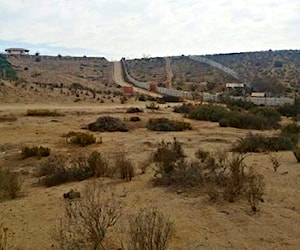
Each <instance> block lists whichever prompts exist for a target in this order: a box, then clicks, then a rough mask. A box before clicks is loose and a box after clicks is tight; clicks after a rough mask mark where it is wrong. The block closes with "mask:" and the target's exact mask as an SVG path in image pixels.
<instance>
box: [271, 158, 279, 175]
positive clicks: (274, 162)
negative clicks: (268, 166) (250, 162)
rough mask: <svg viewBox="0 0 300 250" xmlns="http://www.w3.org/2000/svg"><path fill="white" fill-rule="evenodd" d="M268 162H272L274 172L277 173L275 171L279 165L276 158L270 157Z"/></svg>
mask: <svg viewBox="0 0 300 250" xmlns="http://www.w3.org/2000/svg"><path fill="white" fill-rule="evenodd" d="M270 160H271V162H272V165H273V169H274V171H275V172H277V170H278V168H279V167H280V165H281V163H280V162H279V160H278V159H277V157H276V156H274V155H271V156H270Z"/></svg>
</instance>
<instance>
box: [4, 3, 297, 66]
mask: <svg viewBox="0 0 300 250" xmlns="http://www.w3.org/2000/svg"><path fill="white" fill-rule="evenodd" d="M9 47H24V48H27V49H30V53H32V54H34V53H35V52H40V53H41V54H44V55H45V54H46V55H58V54H61V55H74V56H75V55H77V56H83V55H87V56H105V57H106V58H107V59H108V60H119V59H120V58H121V57H125V58H141V57H149V56H150V57H155V56H173V55H182V54H184V55H203V54H215V53H231V52H244V51H261V50H269V49H272V50H278V49H299V48H300V0H0V52H4V49H5V48H9Z"/></svg>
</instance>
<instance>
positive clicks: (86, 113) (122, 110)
mask: <svg viewBox="0 0 300 250" xmlns="http://www.w3.org/2000/svg"><path fill="white" fill-rule="evenodd" d="M7 98H9V96H7ZM58 100H59V102H57V101H56V100H55V99H54V98H53V99H52V101H51V102H50V98H49V99H48V100H47V102H43V101H42V100H41V99H39V98H37V100H33V99H31V103H27V104H26V103H22V100H19V102H17V103H9V102H8V101H7V102H4V101H2V103H1V106H0V115H1V117H3V116H6V115H7V116H11V117H15V118H16V120H14V121H5V122H0V143H1V144H0V165H1V166H8V167H10V168H11V169H13V170H14V171H18V172H20V173H21V174H22V178H23V180H24V184H23V188H22V194H21V196H20V197H18V198H16V199H14V200H1V202H0V211H1V219H2V221H3V223H4V225H5V226H6V227H8V228H9V233H10V234H9V239H10V246H11V249H28V250H29V249H31V250H33V249H37V250H38V249H56V248H57V245H56V242H55V240H54V239H53V237H52V234H53V231H54V228H55V226H56V225H57V223H58V221H59V218H60V217H61V216H62V209H63V202H64V199H63V193H65V192H67V191H69V190H70V189H76V190H79V191H81V190H82V189H83V187H84V185H85V184H86V183H88V182H91V181H95V180H86V181H82V182H74V183H68V184H63V185H59V186H55V187H50V188H46V187H43V186H41V185H39V183H38V182H39V180H38V178H37V177H35V174H34V173H35V169H36V168H37V167H38V166H39V164H42V163H43V161H45V159H40V160H39V159H37V158H28V159H24V160H22V159H21V157H20V152H21V148H22V146H24V145H29V146H31V145H43V146H47V147H49V148H51V154H53V155H55V154H63V155H78V154H85V153H88V152H91V151H93V150H97V151H99V152H102V153H103V154H104V155H108V156H109V157H111V158H113V157H114V155H115V154H117V153H118V152H121V151H122V152H126V155H127V156H128V158H129V159H131V160H132V161H133V162H134V166H135V168H136V173H137V174H136V176H135V177H134V178H133V179H132V181H130V182H125V181H120V180H114V179H109V178H98V179H97V180H96V181H97V182H99V183H102V182H104V183H107V185H113V186H115V188H116V189H117V190H119V191H120V192H121V193H122V194H121V195H120V200H121V202H122V204H123V208H122V213H121V214H122V215H121V217H120V219H119V223H122V221H126V218H128V216H130V214H131V213H134V212H135V211H136V210H137V209H138V208H140V207H143V206H154V207H157V208H158V209H159V210H160V211H162V212H163V213H166V214H168V215H169V216H170V218H171V220H173V221H174V225H175V233H174V235H173V237H172V240H171V244H170V249H174V250H177V249H178V250H179V249H191V250H193V249H195V250H196V249H298V247H299V244H300V242H299V241H300V240H299V235H300V229H299V223H300V216H299V214H300V201H299V197H300V191H299V180H300V168H299V163H297V162H296V160H295V158H294V156H293V154H292V152H277V153H272V155H274V156H276V157H277V158H278V159H279V161H280V163H281V166H280V168H279V170H278V171H277V172H274V170H273V168H272V164H271V161H270V157H269V154H267V153H255V154H252V155H250V156H249V157H247V158H246V162H247V164H253V165H255V166H256V169H257V171H259V173H261V174H263V175H264V177H265V182H266V190H265V195H264V202H263V203H261V204H260V210H259V212H257V213H253V212H251V209H250V207H249V205H248V204H247V202H246V201H243V200H241V201H237V202H234V203H228V202H223V201H222V202H217V203H212V202H210V201H209V200H208V197H207V196H206V195H205V194H201V193H200V194H199V193H197V194H191V193H189V192H176V191H175V192H174V191H170V190H169V189H168V188H163V187H155V186H153V184H152V182H151V179H152V178H153V172H152V171H151V169H149V170H147V171H146V173H145V174H141V171H140V170H139V169H140V168H141V167H142V165H143V164H144V163H145V161H146V159H147V158H148V157H149V155H150V154H151V152H153V151H154V150H155V148H157V145H158V143H159V142H161V141H162V140H165V141H172V139H173V137H176V138H177V139H178V140H179V141H181V142H182V143H183V147H184V150H185V152H186V154H187V155H188V156H189V157H193V155H194V152H195V151H196V150H197V149H198V148H203V149H207V150H209V151H216V150H229V149H230V147H231V146H232V144H233V143H234V142H235V141H236V140H238V138H240V137H242V136H244V135H246V133H248V132H249V131H247V130H241V129H234V128H220V127H219V125H218V124H217V123H212V122H202V121H191V120H189V122H190V123H191V124H192V126H193V130H191V131H185V132H153V131H149V130H147V129H146V128H145V126H144V125H145V124H144V123H145V122H146V121H147V120H148V119H149V118H150V117H169V118H174V119H179V120H183V119H184V118H182V116H181V115H180V114H175V113H173V112H172V107H170V106H169V105H168V104H166V105H161V107H160V110H158V111H152V110H146V109H145V112H144V113H142V114H140V115H139V116H140V118H141V119H142V122H140V123H138V124H134V125H132V126H131V127H130V131H129V132H102V133H99V132H93V134H94V135H95V137H96V138H100V137H102V141H103V143H102V144H94V145H91V146H87V147H84V148H82V147H78V146H74V145H70V144H67V143H66V141H65V139H64V138H63V137H62V135H63V134H64V133H67V132H69V131H81V128H82V127H84V126H86V125H87V124H88V123H90V122H92V121H94V120H96V119H97V118H98V117H99V116H102V115H111V116H116V117H120V118H122V119H124V118H128V117H129V116H130V114H126V109H127V108H128V107H130V106H136V107H141V108H145V103H144V102H136V101H134V100H131V99H130V100H129V101H128V102H127V103H125V104H119V103H104V104H98V103H93V102H88V101H86V102H81V103H74V102H73V103H72V102H69V101H66V102H63V101H62V100H61V99H58ZM37 108H38V109H39V108H46V109H51V110H54V109H55V110H57V111H58V112H59V113H61V114H64V116H62V117H29V116H26V115H25V114H26V110H27V109H37ZM254 132H255V131H254ZM117 239H118V237H116V238H115V239H114V241H117ZM115 243H116V245H118V243H117V242H115Z"/></svg>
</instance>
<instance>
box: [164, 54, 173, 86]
mask: <svg viewBox="0 0 300 250" xmlns="http://www.w3.org/2000/svg"><path fill="white" fill-rule="evenodd" d="M165 60H166V71H167V88H169V89H170V88H172V81H173V77H174V74H173V71H172V67H171V59H170V58H169V57H166V58H165Z"/></svg>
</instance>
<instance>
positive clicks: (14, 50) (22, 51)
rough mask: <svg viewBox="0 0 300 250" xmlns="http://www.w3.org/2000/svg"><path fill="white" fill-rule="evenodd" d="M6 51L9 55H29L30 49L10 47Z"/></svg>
mask: <svg viewBox="0 0 300 250" xmlns="http://www.w3.org/2000/svg"><path fill="white" fill-rule="evenodd" d="M5 52H6V53H7V54H9V55H28V53H29V50H28V49H23V48H9V49H6V50H5Z"/></svg>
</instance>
